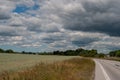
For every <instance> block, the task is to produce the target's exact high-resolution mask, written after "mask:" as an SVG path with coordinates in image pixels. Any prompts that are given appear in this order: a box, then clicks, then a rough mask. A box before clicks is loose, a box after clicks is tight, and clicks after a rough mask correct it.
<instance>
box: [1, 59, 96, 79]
mask: <svg viewBox="0 0 120 80" xmlns="http://www.w3.org/2000/svg"><path fill="white" fill-rule="evenodd" d="M64 58H65V57H64ZM94 69H95V64H94V61H93V60H91V59H86V58H72V59H68V60H63V61H57V62H54V63H50V64H49V63H42V62H41V63H39V64H36V65H35V66H33V67H31V68H28V69H25V70H23V71H19V72H4V73H2V74H1V75H0V80H94Z"/></svg>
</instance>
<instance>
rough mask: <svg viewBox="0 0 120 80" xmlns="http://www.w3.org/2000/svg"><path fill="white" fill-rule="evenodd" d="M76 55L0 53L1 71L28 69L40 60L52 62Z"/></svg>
mask: <svg viewBox="0 0 120 80" xmlns="http://www.w3.org/2000/svg"><path fill="white" fill-rule="evenodd" d="M75 57H76V56H44V55H26V54H5V53H0V73H1V72H3V71H17V70H21V69H26V68H27V67H32V66H34V65H36V64H38V63H40V62H45V63H52V62H55V61H62V60H66V59H71V58H75Z"/></svg>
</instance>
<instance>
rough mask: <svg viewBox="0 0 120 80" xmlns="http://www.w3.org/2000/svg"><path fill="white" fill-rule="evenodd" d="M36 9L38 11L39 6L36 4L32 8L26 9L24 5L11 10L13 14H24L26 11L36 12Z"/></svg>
mask: <svg viewBox="0 0 120 80" xmlns="http://www.w3.org/2000/svg"><path fill="white" fill-rule="evenodd" d="M37 9H39V5H37V4H35V5H34V6H32V7H27V6H25V5H19V6H16V8H15V9H14V10H13V12H16V13H24V12H26V11H28V10H37Z"/></svg>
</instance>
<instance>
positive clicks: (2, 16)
mask: <svg viewBox="0 0 120 80" xmlns="http://www.w3.org/2000/svg"><path fill="white" fill-rule="evenodd" d="M10 18H11V16H10V15H9V14H7V13H2V12H0V20H7V19H10Z"/></svg>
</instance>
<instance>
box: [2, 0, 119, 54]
mask: <svg viewBox="0 0 120 80" xmlns="http://www.w3.org/2000/svg"><path fill="white" fill-rule="evenodd" d="M0 48H3V49H13V50H15V51H32V52H43V51H54V50H68V49H77V48H84V49H97V50H98V51H99V52H103V53H108V52H109V51H111V50H118V49H120V0H0Z"/></svg>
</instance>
